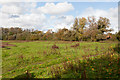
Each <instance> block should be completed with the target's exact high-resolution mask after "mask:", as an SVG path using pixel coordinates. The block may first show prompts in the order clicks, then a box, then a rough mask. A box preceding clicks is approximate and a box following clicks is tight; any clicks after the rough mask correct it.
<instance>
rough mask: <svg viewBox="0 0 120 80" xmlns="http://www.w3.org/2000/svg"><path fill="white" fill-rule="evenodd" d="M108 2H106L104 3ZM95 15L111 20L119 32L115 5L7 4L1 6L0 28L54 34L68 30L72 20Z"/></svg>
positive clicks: (116, 5)
mask: <svg viewBox="0 0 120 80" xmlns="http://www.w3.org/2000/svg"><path fill="white" fill-rule="evenodd" d="M107 1H108V0H107ZM88 16H95V18H96V20H98V19H99V17H100V16H101V17H106V18H108V19H110V23H111V25H110V28H112V29H114V31H113V32H112V33H115V32H117V31H118V2H66V1H65V2H64V1H63V2H6V3H0V27H8V28H10V27H21V28H24V29H35V30H36V29H37V30H42V31H47V30H49V29H52V30H53V31H57V30H58V29H61V28H68V29H71V27H72V25H73V22H74V19H75V18H76V17H77V18H81V17H85V18H87V17H88Z"/></svg>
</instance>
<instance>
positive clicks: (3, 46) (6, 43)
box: [0, 42, 16, 48]
mask: <svg viewBox="0 0 120 80" xmlns="http://www.w3.org/2000/svg"><path fill="white" fill-rule="evenodd" d="M7 46H15V47H16V45H14V44H9V43H8V42H2V46H0V47H1V48H6V47H7Z"/></svg>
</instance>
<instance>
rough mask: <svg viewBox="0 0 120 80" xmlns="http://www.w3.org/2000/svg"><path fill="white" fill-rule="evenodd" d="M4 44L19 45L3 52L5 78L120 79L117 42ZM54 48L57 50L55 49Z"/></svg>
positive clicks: (12, 42)
mask: <svg viewBox="0 0 120 80" xmlns="http://www.w3.org/2000/svg"><path fill="white" fill-rule="evenodd" d="M3 42H8V43H9V44H13V45H16V46H8V47H7V48H2V77H3V78H15V79H16V78H24V77H27V76H29V77H30V78H53V77H56V78H118V76H119V74H120V73H119V69H118V68H119V66H118V64H119V46H118V43H115V42H106V43H99V42H70V41H69V42H68V41H33V42H22V41H21V42H20V41H3ZM77 43H79V46H75V47H71V46H72V45H75V44H77ZM54 44H55V45H56V46H57V47H58V49H57V48H52V46H53V45H54ZM28 71H29V72H28ZM27 73H28V74H27Z"/></svg>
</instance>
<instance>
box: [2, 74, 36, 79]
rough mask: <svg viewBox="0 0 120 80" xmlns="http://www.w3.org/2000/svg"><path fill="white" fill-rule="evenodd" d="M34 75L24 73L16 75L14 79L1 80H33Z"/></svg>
mask: <svg viewBox="0 0 120 80" xmlns="http://www.w3.org/2000/svg"><path fill="white" fill-rule="evenodd" d="M34 77H35V75H34V73H25V74H21V75H18V76H16V77H14V78H2V80H34V79H35V78H34Z"/></svg>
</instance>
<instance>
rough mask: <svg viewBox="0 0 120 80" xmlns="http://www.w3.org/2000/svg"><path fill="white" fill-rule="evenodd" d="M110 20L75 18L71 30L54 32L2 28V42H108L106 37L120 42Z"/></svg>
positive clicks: (119, 35)
mask: <svg viewBox="0 0 120 80" xmlns="http://www.w3.org/2000/svg"><path fill="white" fill-rule="evenodd" d="M109 26H110V20H109V19H107V18H105V17H100V18H99V19H98V20H96V19H95V17H88V18H84V17H82V18H75V20H74V23H73V27H71V29H67V28H63V29H58V31H56V32H53V31H52V30H48V31H47V32H43V31H39V30H33V29H32V30H30V29H22V28H19V27H15V28H13V27H11V28H2V27H1V28H0V31H1V33H2V35H1V37H0V40H63V41H101V40H106V36H108V35H109V36H110V39H109V40H112V41H115V40H119V41H120V31H119V32H118V33H117V32H116V33H115V34H112V33H110V32H111V31H113V30H112V29H109Z"/></svg>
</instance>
